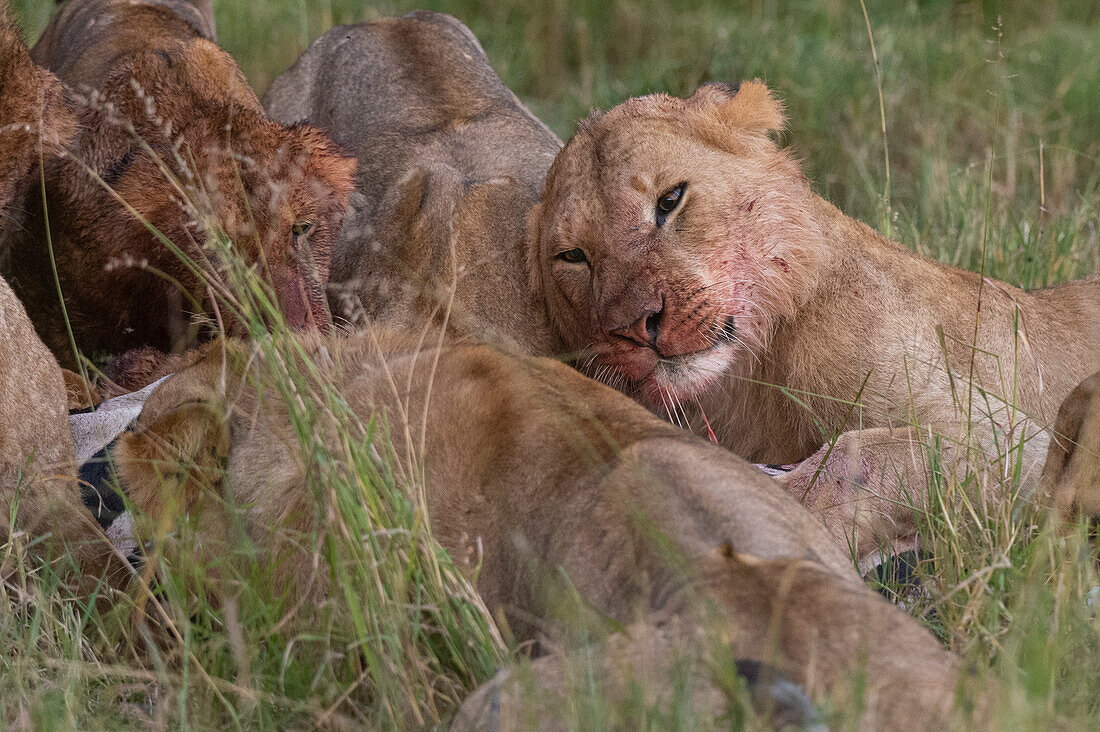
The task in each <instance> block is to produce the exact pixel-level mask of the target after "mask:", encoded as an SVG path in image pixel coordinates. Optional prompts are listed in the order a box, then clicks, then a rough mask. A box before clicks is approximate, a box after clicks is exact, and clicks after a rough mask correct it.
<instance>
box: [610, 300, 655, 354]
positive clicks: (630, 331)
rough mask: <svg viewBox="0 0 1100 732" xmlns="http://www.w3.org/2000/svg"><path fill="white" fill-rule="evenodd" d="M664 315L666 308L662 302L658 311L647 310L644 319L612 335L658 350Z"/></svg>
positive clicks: (641, 318) (614, 331) (618, 329)
mask: <svg viewBox="0 0 1100 732" xmlns="http://www.w3.org/2000/svg"><path fill="white" fill-rule="evenodd" d="M664 313H665V307H664V302H663V300H662V302H661V305H660V306H659V307H658V309H656V310H646V311H645V312H644V313H642V317H640V318H638V319H637V320H635V321H634V322H633V323H631V324H630V325H628V326H626V327H623V328H615V329H614V330H612V331H611V335H614V336H618V337H619V338H625V339H626V340H628V341H633V342H634V343H637V344H638V345H639V346H648V347H649V348H653V349H656V348H657V336H658V335H659V334H660V329H661V318H662V317H663V316H664Z"/></svg>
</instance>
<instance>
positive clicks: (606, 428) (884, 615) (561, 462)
mask: <svg viewBox="0 0 1100 732" xmlns="http://www.w3.org/2000/svg"><path fill="white" fill-rule="evenodd" d="M217 343H218V345H216V346H214V347H212V348H210V349H209V351H208V353H207V355H206V357H205V358H204V359H203V360H201V361H200V362H198V363H196V364H195V365H193V366H191V367H189V368H187V369H185V370H184V371H181V372H180V373H178V374H176V375H173V376H170V377H168V378H167V379H165V380H164V381H163V382H161V383H160V384H159V385H158V386H156V387H155V388H153V389H152V391H151V393H150V394H149V396H148V398H147V399H146V401H145V403H144V407H143V409H142V411H141V415H140V417H139V418H138V420H137V422H136V424H135V426H134V430H133V431H131V432H127V433H125V434H123V435H122V437H120V438H119V440H118V443H117V444H118V446H117V448H116V449H115V450H114V453H113V457H114V460H115V463H116V464H117V466H118V474H119V476H120V481H121V485H122V486H123V488H124V490H125V491H126V493H127V494H128V496H129V499H130V501H131V502H132V503H133V505H134V506H135V507H136V511H135V513H136V515H137V517H138V519H137V522H138V526H144V527H146V528H145V529H144V533H142V531H140V530H139V534H140V535H142V536H144V537H146V539H147V541H151V542H152V544H147V546H149V547H150V551H151V552H160V551H165V552H169V553H170V552H171V551H172V549H171V547H172V546H173V542H176V541H178V539H177V538H176V537H179V536H183V535H184V534H182V533H180V532H179V531H176V530H175V529H173V526H175V525H176V522H177V521H180V520H182V521H186V522H187V526H188V531H189V532H191V535H193V536H195V537H197V539H196V541H195V542H194V548H193V549H191V550H190V551H192V552H194V553H192V554H187V555H184V556H189V557H190V559H189V560H188V561H189V562H190V563H195V562H198V563H200V564H201V566H203V567H205V568H206V569H205V570H204V571H205V572H206V573H207V575H208V576H216V574H215V573H217V572H220V571H225V566H226V565H225V558H226V557H233V556H239V555H238V554H237V553H235V552H234V551H233V550H232V547H233V546H234V542H235V541H240V540H241V538H242V537H244V538H245V540H246V541H247V542H248V545H249V546H251V547H254V548H255V552H254V553H253V552H250V556H260V557H267V558H268V560H267V561H270V564H271V567H270V570H271V572H272V577H273V582H272V584H273V585H274V587H275V588H276V589H275V591H276V592H281V593H289V596H290V597H289V599H290V600H291V601H292V602H293V600H294V598H295V597H297V595H298V594H299V593H304V594H305V595H308V596H309V597H310V598H311V600H310V601H311V602H314V601H318V598H321V597H323V596H324V593H325V592H327V591H328V581H329V580H328V578H329V576H330V573H329V571H328V570H327V569H325V568H324V567H323V566H322V567H318V565H317V563H316V557H315V556H314V552H313V551H312V550H311V548H310V547H311V546H313V543H314V540H313V539H309V538H308V537H309V536H310V535H311V532H312V533H313V534H315V535H316V533H317V532H318V531H319V530H320V527H321V523H322V522H324V521H325V516H326V515H327V513H326V510H325V509H324V508H323V507H319V506H318V505H317V500H318V494H317V493H316V492H315V490H316V489H315V488H313V487H310V483H309V480H310V475H311V473H312V471H313V469H312V468H310V467H309V460H308V459H306V458H305V456H304V455H303V453H302V449H303V448H302V445H301V443H300V438H299V437H298V436H296V432H295V429H296V428H295V426H294V422H293V421H292V420H291V419H290V417H289V416H288V409H289V407H288V406H287V404H286V403H284V402H282V400H280V399H279V398H278V397H274V394H275V391H274V390H273V389H271V388H268V387H266V386H264V384H265V383H266V382H265V378H270V376H268V375H267V374H270V373H275V374H280V375H281V374H284V373H285V372H286V369H287V368H290V367H288V366H285V365H284V362H283V361H279V362H278V363H271V364H268V363H267V362H266V361H265V359H264V357H263V356H262V355H261V354H259V353H257V352H256V351H255V350H250V349H248V348H247V347H245V346H243V345H239V344H235V343H233V342H226V343H224V345H223V344H222V342H220V341H219V342H217ZM420 343H421V339H420V338H419V337H417V336H416V335H415V334H413V335H410V334H395V333H387V332H386V331H384V330H381V329H373V328H372V329H369V330H367V331H364V332H361V333H358V334H356V335H353V336H352V337H350V338H337V339H331V338H330V339H327V340H322V339H320V338H319V337H313V338H312V339H311V340H307V341H306V342H305V346H304V350H305V352H306V353H307V354H308V356H309V358H310V359H311V361H312V363H313V364H314V366H313V367H312V371H313V372H315V373H318V374H319V375H318V376H317V377H316V379H317V384H318V386H317V387H316V388H318V389H324V388H331V389H332V390H333V393H335V394H339V395H340V399H341V400H342V403H345V404H346V405H347V406H348V408H349V409H350V411H351V413H352V415H353V416H352V417H351V418H350V419H347V420H343V421H340V420H337V418H336V417H334V416H333V417H331V420H332V421H330V418H329V417H326V416H320V417H318V421H317V422H316V423H315V424H314V425H313V426H312V427H311V428H310V432H311V433H312V434H314V435H317V439H318V440H320V441H322V442H326V441H329V440H331V439H332V436H333V435H334V434H335V433H334V430H338V429H348V426H347V425H358V426H353V427H351V429H353V430H359V431H363V430H367V429H371V428H370V427H367V425H374V424H377V425H379V427H378V430H377V432H376V433H375V434H377V435H383V434H385V435H387V436H388V440H387V441H386V444H385V446H383V444H382V443H379V442H376V443H373V444H374V445H375V447H377V450H376V449H375V447H372V448H370V450H371V454H372V455H374V456H375V458H376V459H377V460H379V461H382V460H383V458H382V455H384V454H385V455H391V456H392V457H391V462H390V463H389V464H390V465H392V469H393V470H394V471H395V475H396V476H397V477H396V479H397V483H398V485H400V486H403V487H404V488H405V489H406V490H408V491H409V495H410V497H413V498H414V499H415V497H416V496H423V500H424V505H425V506H426V512H427V516H426V519H425V520H426V524H425V525H427V526H430V529H431V531H432V534H433V536H434V537H436V539H438V541H439V542H440V543H441V544H442V546H443V547H444V548H445V549H446V550H447V551H448V553H449V554H450V556H451V557H452V558H453V559H454V561H455V563H456V565H457V566H458V567H459V569H460V570H461V571H462V572H464V573H465V574H466V575H467V576H468V577H469V578H470V579H471V581H473V582H474V583H475V585H476V589H477V591H478V592H479V594H480V595H481V597H482V598H483V599H484V603H485V605H486V606H487V607H488V608H489V609H490V610H491V611H492V612H493V613H494V614H495V615H496V616H497V617H498V618H502V619H503V620H504V621H505V622H507V624H508V626H509V627H511V628H512V630H513V632H515V633H517V634H518V636H517V637H518V638H519V639H520V640H522V639H524V638H529V637H532V636H533V635H534V634H535V632H536V630H539V631H541V632H542V633H543V634H546V633H549V634H551V635H553V634H554V632H555V631H554V630H553V627H555V622H556V621H555V619H554V618H555V615H554V607H555V605H556V604H558V603H560V602H561V601H562V600H563V599H566V598H568V597H572V596H574V595H575V596H577V597H578V598H580V601H581V602H582V603H583V604H584V605H585V606H586V607H591V608H594V609H595V611H596V612H597V614H598V615H599V616H600V617H604V618H609V619H610V620H611V621H613V622H614V623H621V624H623V625H624V626H630V627H631V628H632V630H631V631H630V635H629V636H628V637H627V636H623V637H620V638H619V639H618V640H615V641H612V645H613V653H614V654H626V655H627V657H638V658H641V657H643V656H645V655H646V654H647V653H648V652H649V651H650V650H653V649H654V648H666V649H674V648H679V647H682V646H683V645H684V644H689V643H697V642H698V639H699V637H700V636H699V635H698V634H699V632H700V629H701V628H702V623H703V616H704V615H707V614H708V613H709V612H717V613H718V617H719V619H720V620H719V622H720V637H722V638H727V639H728V640H724V641H722V642H723V643H728V644H729V648H730V649H731V652H732V653H733V656H734V657H736V658H738V659H742V660H743V663H739V666H745V664H748V665H747V666H746V667H751V666H752V664H753V663H764V664H767V665H768V667H769V668H776V669H778V670H779V671H780V672H782V673H783V674H784V675H786V676H788V677H789V678H790V680H791V681H793V683H795V684H798V685H800V686H801V687H804V688H806V689H807V690H808V691H809V692H810V693H811V694H813V695H814V696H819V695H821V694H823V693H826V692H829V691H835V690H838V689H840V688H842V687H843V686H844V685H845V684H846V683H849V682H851V680H852V679H853V678H855V677H856V675H858V674H859V673H860V671H865V676H861V677H860V678H866V684H867V687H866V690H867V695H866V699H865V702H866V706H865V710H866V711H865V716H864V719H863V723H864V724H865V725H866V726H867V727H868V728H884V727H900V726H905V727H909V726H914V725H922V724H923V725H927V726H934V727H939V726H942V725H943V724H944V723H945V720H946V719H947V717H948V715H949V714H950V713H951V707H952V700H953V696H954V690H955V686H956V684H957V683H959V682H960V681H961V679H962V674H961V672H960V670H959V664H958V662H957V660H956V659H955V658H954V657H953V656H952V655H951V654H950V653H948V652H947V651H946V650H944V649H943V648H942V647H941V646H940V645H939V644H938V643H937V642H936V641H935V640H934V639H933V638H932V636H931V635H930V634H929V633H927V632H926V631H925V630H924V629H922V628H921V627H920V626H919V624H918V623H917V622H916V621H915V620H914V619H912V618H911V617H909V616H907V615H906V614H905V613H903V612H902V611H901V610H899V609H898V608H896V607H894V606H892V605H890V604H889V603H887V602H886V601H885V600H883V599H882V598H881V597H879V596H878V595H876V594H875V593H874V592H873V591H871V590H870V589H868V588H867V587H866V586H864V585H863V583H862V582H861V580H860V578H859V576H858V575H857V574H856V572H855V571H854V570H853V568H852V565H851V561H850V559H849V558H848V557H847V556H846V555H845V554H844V552H842V551H841V550H840V549H839V548H838V547H837V546H836V545H835V544H834V543H833V541H832V540H831V538H830V537H829V535H828V534H827V532H826V531H825V529H824V528H823V527H822V526H821V525H820V523H819V522H818V521H817V520H816V519H815V518H814V517H813V516H812V515H811V514H810V513H809V512H807V511H806V510H805V509H804V508H803V507H802V506H800V505H799V504H798V502H797V501H795V500H794V499H793V498H791V497H789V496H788V495H786V494H785V493H784V492H783V491H782V490H781V489H780V488H779V487H778V486H777V485H776V484H775V483H774V482H773V481H772V480H771V479H769V478H768V477H767V476H765V475H763V474H762V473H760V472H759V471H757V470H756V469H755V468H753V467H751V466H750V465H749V464H747V463H746V462H744V461H743V460H741V459H740V458H737V457H736V456H734V455H733V454H732V453H730V452H728V451H726V450H723V449H721V448H719V447H716V446H714V445H709V444H707V442H706V441H704V440H702V439H701V438H698V437H695V436H692V435H690V434H688V433H686V432H684V431H682V430H680V429H678V428H676V427H674V426H672V425H670V424H668V423H666V422H663V421H661V420H660V419H658V418H656V417H655V416H653V415H652V414H650V413H649V412H648V411H646V410H645V409H644V408H642V407H641V406H640V405H638V404H637V403H635V402H634V401H632V400H630V399H629V398H627V397H625V396H624V395H622V394H619V393H617V392H616V391H614V390H612V389H610V388H609V387H607V386H605V385H603V384H600V383H598V382H596V381H593V380H591V379H588V378H586V377H584V376H583V375H581V374H579V373H577V372H576V371H575V370H573V369H572V368H570V367H569V366H567V365H565V364H562V363H560V362H557V361H554V360H550V359H536V358H523V357H519V356H516V355H513V354H510V353H508V352H507V351H506V349H502V348H500V347H496V346H490V345H485V344H477V343H472V342H467V343H462V342H454V343H449V344H447V345H444V346H443V347H442V348H441V349H436V348H429V347H424V346H422V345H420ZM269 358H270V357H269ZM269 366H270V370H269ZM297 372H298V373H308V372H310V369H298V371H297ZM280 378H283V377H281V376H280ZM325 385H327V386H325ZM296 389H297V390H298V393H300V394H302V395H303V398H306V399H307V401H310V402H311V403H330V402H328V401H326V400H325V399H324V398H323V397H320V398H313V397H308V396H305V395H306V394H308V393H311V391H310V389H308V388H307V387H306V386H303V385H302V384H301V383H300V384H299V385H298V387H296ZM303 390H304V391H303ZM320 393H324V392H323V391H322V392H320ZM261 395H266V397H263V396H261ZM297 399H298V397H295V400H297ZM326 414H327V413H326ZM356 434H358V433H356ZM365 434H366V433H365V432H364V433H363V436H365ZM358 440H359V438H358V437H354V436H353V441H354V442H355V444H359V442H358ZM391 444H392V452H391V451H390V445H391ZM311 449H313V448H311ZM361 449H366V448H361ZM157 537H162V538H163V541H162V542H158V541H157ZM303 537H306V538H303ZM158 547H168V548H167V549H163V548H158ZM170 556H175V555H172V554H170ZM563 575H564V576H565V577H567V578H568V579H567V584H566V585H562V584H561V577H562V576H563ZM699 598H702V600H701V601H702V603H703V604H702V605H700V604H699V603H700V599H699ZM704 606H705V607H706V608H709V610H704V609H703V608H704ZM532 619H537V620H536V621H534V622H532ZM632 639H633V640H632ZM693 639H694V640H693ZM635 644H636V645H635ZM632 649H633V650H632ZM647 649H648V650H647ZM638 654H640V655H638ZM550 658H552V657H550ZM656 660H657V661H659V660H660V659H656ZM549 662H550V663H552V661H549ZM539 668H543V669H544V670H546V676H545V679H546V684H548V685H549V687H553V686H554V678H555V677H556V676H555V672H554V671H553V670H552V669H546V662H543V661H539V662H537V663H536V671H537V670H538V669H539ZM498 691H499V690H498ZM487 693H488V694H490V695H492V693H493V692H487ZM484 696H485V695H481V696H480V697H479V698H481V699H484ZM496 698H497V699H498V700H499V699H500V698H501V697H500V694H497V696H496ZM504 698H505V699H511V698H512V697H510V696H507V694H505V697H504ZM475 701H476V700H475ZM510 703H511V702H506V703H505V708H506V710H508V709H511V707H510V706H509V704H510ZM517 703H518V702H517ZM489 707H490V708H493V707H494V704H492V703H490V704H489ZM467 712H468V716H469V715H472V716H473V718H474V719H483V717H482V716H480V713H479V712H478V711H477V710H476V709H471V710H467ZM508 713H509V714H510V713H512V712H511V711H509V712H508Z"/></svg>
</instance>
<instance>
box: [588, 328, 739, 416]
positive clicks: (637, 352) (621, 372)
mask: <svg viewBox="0 0 1100 732" xmlns="http://www.w3.org/2000/svg"><path fill="white" fill-rule="evenodd" d="M737 350H738V349H737V348H736V346H734V345H732V344H728V343H717V344H715V345H713V346H711V347H710V348H707V349H704V350H702V351H695V352H692V353H685V354H681V355H677V356H663V355H661V354H658V353H657V352H655V351H652V350H649V349H644V350H643V349H634V352H633V353H630V354H628V355H627V358H626V359H624V360H622V361H617V362H614V363H613V362H609V361H605V362H603V363H604V365H606V366H610V371H608V372H607V373H608V374H609V376H606V377H605V376H604V375H603V373H601V369H599V368H597V371H596V374H595V375H596V376H597V378H600V380H602V381H605V382H606V383H608V384H610V385H611V386H616V385H617V384H616V377H621V378H622V379H625V381H626V382H627V383H628V384H629V385H630V386H631V387H632V388H631V389H627V391H628V392H630V393H631V395H632V396H633V397H634V398H635V399H637V400H638V401H640V402H642V403H643V404H644V405H646V406H647V407H649V408H650V409H654V408H666V409H667V408H669V407H670V406H676V405H677V404H679V403H681V402H685V401H687V402H691V401H694V400H696V399H697V398H698V397H699V396H700V395H701V394H703V393H705V392H706V391H708V390H709V389H710V388H712V387H713V386H715V384H717V383H718V381H719V380H720V379H721V378H722V376H723V374H728V373H729V371H730V369H731V367H732V366H733V365H734V364H735V362H736V360H737ZM601 361H602V360H601Z"/></svg>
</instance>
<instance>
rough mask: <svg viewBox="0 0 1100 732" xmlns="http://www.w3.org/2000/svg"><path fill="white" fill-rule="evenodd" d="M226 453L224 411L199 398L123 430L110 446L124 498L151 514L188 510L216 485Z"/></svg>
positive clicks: (167, 515) (159, 515)
mask: <svg viewBox="0 0 1100 732" xmlns="http://www.w3.org/2000/svg"><path fill="white" fill-rule="evenodd" d="M228 455H229V425H228V421H227V419H226V417H225V413H224V411H223V410H222V409H221V408H220V407H218V406H216V405H214V404H212V403H210V402H205V401H196V402H189V403H186V404H183V405H181V406H179V407H176V408H175V409H173V410H172V411H170V412H168V413H167V414H165V415H163V416H161V417H159V418H158V419H157V420H156V421H155V422H153V424H151V425H149V426H147V427H144V428H142V429H140V430H138V431H136V432H128V433H126V434H124V435H123V436H122V437H121V438H120V439H119V443H118V447H116V448H115V452H114V458H115V464H116V468H117V470H118V474H119V477H120V478H121V479H122V484H123V485H124V486H125V487H126V493H127V495H128V496H129V498H130V500H131V501H132V502H133V503H134V505H135V506H137V507H138V508H140V509H141V510H142V511H144V512H145V513H146V514H148V515H150V516H152V517H155V518H157V519H165V518H171V517H173V516H174V515H176V514H178V513H182V512H185V511H190V510H192V509H193V508H194V507H195V505H196V504H197V503H198V502H199V499H200V498H201V496H202V494H203V493H204V492H205V491H208V490H211V489H213V488H215V487H216V486H218V485H220V483H221V479H222V475H223V471H224V466H225V462H226V458H227V456H228Z"/></svg>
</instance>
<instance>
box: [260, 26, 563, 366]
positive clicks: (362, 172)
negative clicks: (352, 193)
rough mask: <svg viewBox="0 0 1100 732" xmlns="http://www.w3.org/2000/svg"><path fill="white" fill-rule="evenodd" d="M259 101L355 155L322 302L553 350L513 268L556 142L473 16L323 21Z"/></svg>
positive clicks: (521, 257)
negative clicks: (502, 71) (468, 21)
mask: <svg viewBox="0 0 1100 732" xmlns="http://www.w3.org/2000/svg"><path fill="white" fill-rule="evenodd" d="M264 105H265V107H266V108H267V110H268V112H269V113H270V114H271V116H272V117H273V118H274V119H277V120H279V121H281V122H284V123H294V122H299V121H303V120H308V121H309V122H310V124H314V125H317V126H319V127H320V128H322V129H323V130H325V132H326V133H328V134H329V135H330V136H332V138H333V139H334V140H336V141H337V142H338V143H340V144H341V145H343V146H344V147H345V148H347V149H348V150H353V151H354V152H355V155H356V157H357V158H358V159H359V170H358V176H357V189H358V194H357V196H356V198H355V202H354V205H353V208H352V211H351V213H349V216H348V220H347V221H346V222H345V224H344V227H343V230H342V231H341V233H340V237H339V239H338V240H337V241H336V243H335V244H334V248H333V259H332V278H331V279H332V283H331V288H330V292H331V295H330V302H331V305H332V311H333V314H334V317H337V318H339V317H343V318H344V319H345V320H348V321H350V322H353V323H359V322H361V320H362V318H363V316H364V315H365V316H367V317H369V318H370V319H371V320H372V322H375V323H382V324H385V325H388V326H391V327H399V328H403V329H415V330H419V329H420V328H422V327H424V325H425V324H426V323H429V322H433V321H434V322H436V323H441V322H443V321H444V320H446V323H447V325H448V326H449V330H450V331H451V332H452V333H459V334H464V335H474V336H477V337H478V338H479V339H482V340H489V341H494V342H501V343H507V344H510V345H512V346H513V347H518V348H520V349H521V350H523V351H524V352H527V353H532V354H538V355H545V354H549V353H551V352H552V351H554V350H555V344H554V343H553V340H552V338H551V336H550V332H549V328H548V326H547V324H546V321H545V316H544V313H543V309H542V308H541V306H540V305H539V303H538V302H537V301H536V300H535V298H534V296H533V293H532V292H531V290H530V288H529V287H528V286H527V283H526V248H525V246H524V240H525V230H526V225H527V215H528V213H529V211H530V209H531V207H532V206H533V205H534V204H535V202H536V201H538V196H539V192H540V190H541V188H542V183H543V178H544V177H545V175H546V171H547V170H548V169H549V167H550V163H551V162H552V161H553V159H554V155H555V154H557V152H558V150H559V149H560V148H561V142H560V141H559V140H558V138H557V137H556V136H554V134H553V133H552V132H551V131H550V130H549V129H547V127H546V126H545V125H544V124H542V122H540V121H539V120H538V119H537V118H535V117H534V116H533V115H532V114H531V112H529V111H528V110H527V108H526V107H524V106H523V104H522V103H521V102H520V101H519V100H518V99H517V98H516V96H515V95H514V94H513V93H512V92H511V91H510V90H509V89H508V88H507V87H506V86H505V85H504V83H503V82H502V81H501V80H500V78H499V77H498V76H497V75H496V73H495V72H494V71H493V69H492V67H490V65H489V60H488V59H487V58H486V57H485V52H484V51H483V50H482V48H481V45H480V44H479V43H478V41H477V39H476V38H475V37H474V35H473V33H471V32H470V29H469V28H467V27H466V26H465V25H463V24H462V23H460V22H459V21H457V20H455V19H454V18H452V17H451V16H449V15H443V14H440V13H431V12H428V11H415V12H413V13H409V14H408V15H406V16H405V17H403V18H385V19H382V20H378V21H374V22H371V23H364V24H361V25H355V26H338V27H336V28H333V29H332V30H330V31H329V32H328V33H326V34H325V35H323V36H321V38H319V39H318V40H317V41H315V42H314V43H313V45H312V46H310V48H309V50H307V51H306V52H305V53H304V54H302V56H301V58H299V59H298V61H297V62H296V63H295V64H294V66H293V67H291V68H290V70H288V71H287V72H286V73H284V74H283V75H282V76H280V77H279V78H278V79H276V80H275V82H274V83H273V84H272V85H271V88H270V89H269V90H268V91H267V93H266V95H265V96H264Z"/></svg>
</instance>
